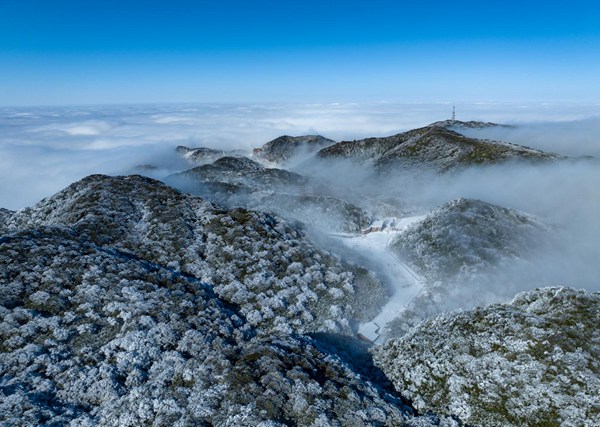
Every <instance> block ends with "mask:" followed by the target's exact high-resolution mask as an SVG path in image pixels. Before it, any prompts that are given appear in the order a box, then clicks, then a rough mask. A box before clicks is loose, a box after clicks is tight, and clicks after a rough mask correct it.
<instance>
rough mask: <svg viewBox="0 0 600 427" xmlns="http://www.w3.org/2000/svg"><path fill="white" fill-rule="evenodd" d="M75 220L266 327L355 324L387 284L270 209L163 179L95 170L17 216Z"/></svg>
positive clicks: (57, 222)
mask: <svg viewBox="0 0 600 427" xmlns="http://www.w3.org/2000/svg"><path fill="white" fill-rule="evenodd" d="M40 226H69V227H72V228H73V229H74V230H75V231H76V232H77V233H78V234H79V235H80V236H82V237H85V238H88V239H90V240H91V241H93V242H94V243H96V244H98V245H101V246H104V247H111V248H114V249H118V250H120V251H124V252H127V253H130V254H132V255H134V256H136V257H139V258H141V259H144V260H145V261H148V262H152V263H155V264H159V265H162V266H166V267H169V268H173V269H175V270H176V271H181V272H182V273H185V274H188V275H191V276H194V277H196V278H198V279H200V280H202V281H203V282H206V283H209V284H211V285H212V286H214V289H215V291H216V292H217V294H218V295H219V296H220V297H221V298H222V299H224V300H225V301H228V302H230V303H233V304H238V305H239V306H240V307H241V308H240V309H241V312H242V314H243V315H244V316H246V317H247V318H248V321H249V322H250V324H252V325H253V326H260V328H261V329H264V330H265V331H271V330H279V331H296V332H306V331H319V330H338V331H345V332H347V333H350V332H351V326H350V325H351V323H352V322H353V321H355V320H357V321H360V320H362V319H365V318H369V316H372V315H374V314H375V313H376V311H377V310H378V308H379V306H380V305H382V304H383V301H384V298H385V289H384V288H383V286H382V285H381V284H380V283H379V282H378V281H377V280H375V279H374V277H373V276H372V275H371V274H370V273H368V272H367V271H366V270H364V269H361V268H359V267H355V266H350V265H348V264H345V263H343V262H342V261H341V260H340V259H339V258H338V257H336V256H334V255H332V254H330V253H327V252H324V251H321V250H319V249H317V248H316V247H314V246H313V245H312V244H311V243H309V242H308V241H307V239H306V238H305V237H304V235H303V234H302V232H301V231H300V230H298V229H297V228H294V227H292V226H291V225H289V224H287V223H286V222H283V221H281V220H278V219H277V218H275V217H273V216H270V215H268V214H265V213H259V212H254V211H249V210H245V209H239V208H238V209H231V210H228V211H225V210H222V209H218V208H216V207H214V206H213V205H211V204H210V203H208V202H206V201H204V200H202V199H200V198H198V197H194V196H190V195H186V194H182V193H179V192H178V191H176V190H174V189H172V188H170V187H168V186H166V185H164V184H163V183H161V182H159V181H155V180H152V179H149V178H144V177H140V176H128V177H108V176H102V175H93V176H90V177H88V178H85V179H83V180H81V181H78V182H76V183H74V184H72V185H71V186H69V187H67V188H66V189H65V190H63V191H61V192H59V193H57V194H56V195H54V196H52V197H50V198H48V199H46V200H43V201H42V202H40V203H38V204H37V205H35V206H33V207H32V208H27V209H24V210H22V211H19V212H18V213H16V214H14V215H13V216H12V217H11V218H10V220H9V222H8V228H9V229H10V230H20V229H28V228H37V227H40Z"/></svg>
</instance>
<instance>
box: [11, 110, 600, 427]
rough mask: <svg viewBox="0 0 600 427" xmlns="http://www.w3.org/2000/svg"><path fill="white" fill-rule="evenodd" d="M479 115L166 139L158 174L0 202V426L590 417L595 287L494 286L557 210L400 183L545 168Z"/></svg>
mask: <svg viewBox="0 0 600 427" xmlns="http://www.w3.org/2000/svg"><path fill="white" fill-rule="evenodd" d="M491 126H498V125H495V124H493V123H486V122H458V121H454V120H449V121H442V122H436V123H434V124H432V125H430V126H426V127H424V128H420V129H415V130H413V131H409V132H405V133H401V134H398V135H394V136H391V137H387V138H368V139H364V140H360V141H354V142H342V143H338V144H335V143H334V141H331V140H328V139H326V138H323V137H320V136H301V137H289V136H284V137H281V138H277V139H275V140H273V141H271V142H269V143H267V144H265V145H264V146H263V147H262V149H258V150H255V152H254V156H253V157H252V158H250V157H247V156H246V155H245V154H248V155H249V153H244V152H243V151H238V150H233V151H224V150H215V149H207V148H196V149H191V148H187V147H178V148H177V153H173V156H174V157H176V161H173V159H172V158H171V159H169V161H171V163H170V165H171V166H169V167H168V168H163V169H160V167H159V166H156V165H154V166H153V165H152V163H151V162H152V160H151V158H149V159H148V160H147V159H144V160H143V161H141V162H140V163H142V162H145V161H148V162H149V163H148V164H147V165H142V166H140V167H138V169H137V171H139V173H148V174H149V175H152V174H154V175H155V176H161V177H165V176H166V175H167V174H171V175H170V176H168V177H167V178H165V179H164V181H165V182H161V181H157V180H155V179H151V178H148V177H143V176H139V175H130V176H114V177H110V176H106V175H91V176H88V177H87V178H84V179H82V180H80V181H77V182H75V183H73V184H71V185H69V186H68V187H67V188H65V189H64V190H62V191H60V192H59V193H57V194H55V195H53V196H51V197H48V198H46V199H44V200H42V201H40V202H39V203H37V204H36V205H34V206H31V207H29V208H25V209H21V210H19V211H17V212H12V211H8V210H6V209H0V424H1V425H5V424H6V425H10V426H13V425H14V426H21V425H23V426H29V425H48V426H59V425H77V426H96V425H100V426H112V425H120V426H139V425H152V426H169V427H171V426H188V425H207V426H209V425H210V426H212V425H214V426H263V427H268V426H269V427H275V426H284V425H298V426H311V427H316V426H336V427H337V426H352V427H353V426H365V427H366V426H401V425H407V426H414V427H419V426H420V427H425V426H434V425H440V426H446V427H458V426H460V425H477V426H479V425H481V426H488V425H489V426H496V425H515V426H516V425H540V426H541V425H544V426H546V425H548V426H553V425H573V426H575V425H595V424H598V423H600V420H599V419H598V414H599V412H598V408H599V407H600V402H599V401H598V395H600V375H599V374H600V368H599V367H600V365H599V364H598V360H599V359H600V358H599V356H600V354H598V351H599V350H598V349H599V348H600V335H599V334H598V329H597V324H598V321H599V320H600V318H599V316H600V314H599V313H600V304H599V303H600V294H598V293H589V292H586V291H576V290H574V289H572V288H545V289H538V290H535V291H530V292H525V293H521V294H519V295H518V296H517V297H516V298H514V295H515V294H516V293H517V289H519V290H522V289H533V288H534V287H535V286H538V282H535V280H533V282H535V283H530V282H531V281H532V280H531V279H532V277H533V276H534V275H535V274H536V273H538V272H539V271H540V270H535V269H532V268H529V267H530V264H532V263H533V262H534V261H533V260H534V259H536V257H538V259H541V260H542V261H541V262H539V265H540V266H543V267H544V268H546V265H547V264H549V262H547V261H546V260H554V259H556V257H552V256H549V257H545V255H547V254H548V253H547V252H544V251H548V250H549V248H552V249H554V246H555V243H556V242H557V241H559V237H558V236H560V238H562V236H563V235H564V234H565V233H566V232H565V231H564V230H562V229H560V230H559V228H560V227H565V223H564V222H560V223H559V225H560V227H558V226H556V225H552V226H550V225H548V224H555V223H554V222H553V221H552V220H550V219H549V218H547V217H545V216H544V214H540V213H539V212H538V214H539V217H538V216H533V215H530V214H528V213H525V212H519V211H516V210H513V209H508V208H505V207H502V206H497V205H493V204H490V203H487V202H484V201H481V200H474V199H466V198H459V199H457V200H453V201H451V202H447V203H444V204H442V205H441V206H439V207H438V208H436V209H433V210H431V211H429V213H427V209H428V208H429V207H430V206H431V205H432V204H431V201H430V198H431V197H430V196H429V195H425V196H423V197H414V196H415V193H416V192H419V191H421V189H425V188H426V186H427V185H432V186H436V185H439V181H441V180H448V181H451V180H459V179H463V180H464V179H465V177H467V178H469V177H471V176H482V177H483V176H484V175H483V174H485V173H488V172H490V174H491V175H493V176H496V175H494V174H497V173H498V169H499V168H483V167H482V168H477V169H473V170H463V171H460V172H459V173H456V174H446V175H439V174H429V173H426V174H419V173H416V171H421V170H429V171H431V170H433V171H436V172H445V171H450V170H455V169H458V168H461V167H463V166H467V165H474V164H477V165H486V164H494V163H498V162H504V161H508V160H531V161H530V162H522V163H521V164H520V165H519V166H518V168H523V169H526V170H527V171H528V172H529V171H532V170H535V171H536V173H539V172H543V173H545V172H546V171H547V170H548V169H549V168H547V167H540V166H539V164H540V162H545V161H546V160H552V159H558V158H560V156H558V155H554V154H548V153H544V152H541V151H537V150H533V149H529V148H527V147H521V146H515V145H512V144H507V143H501V142H495V141H483V140H476V139H473V138H467V137H466V136H463V135H460V133H458V132H460V130H461V129H465V128H469V129H470V128H483V127H491ZM324 147H326V148H324ZM317 150H320V151H319V152H318V153H319V154H318V155H317ZM175 154H177V156H175ZM181 157H183V158H184V159H187V160H188V161H187V162H186V161H183V160H182V159H181ZM340 158H341V159H350V160H351V161H349V162H338V161H330V160H331V159H340ZM565 163H566V162H565ZM544 164H545V166H548V165H550V166H554V164H553V163H547V162H545V163H544ZM557 164H558V165H559V166H560V165H562V164H563V163H557ZM272 166H277V167H272ZM362 166H367V167H362ZM186 167H188V168H190V167H191V169H189V170H183V169H184V168H186ZM284 167H285V168H288V169H289V170H286V169H284ZM514 169H517V167H514V165H513V164H511V165H510V168H509V170H514ZM387 170H402V171H403V174H397V175H393V174H390V175H386V174H382V173H380V172H382V171H387ZM500 170H501V171H503V170H504V168H500ZM475 172H477V174H475V175H473V174H474V173H475ZM492 172H493V173H492ZM161 173H162V175H160V174H161ZM526 176H527V177H529V176H531V177H532V179H535V177H536V176H537V175H536V174H532V175H529V174H528V175H526ZM453 182H454V183H456V182H457V181H453ZM441 188H443V189H444V190H445V189H446V188H449V189H451V191H449V192H448V193H444V192H441V191H440V192H438V193H441V194H442V199H443V201H444V202H446V201H447V200H451V199H453V198H455V197H458V196H460V195H462V194H458V195H455V193H456V192H457V191H456V190H459V189H462V188H464V185H463V186H460V185H457V186H456V187H451V186H448V187H446V186H442V187H441ZM532 188H541V187H539V186H538V187H536V186H534V187H532ZM434 190H435V188H434ZM596 190H597V188H595V187H593V188H588V187H585V188H582V189H581V195H586V197H594V195H595V194H596ZM423 191H425V190H423ZM449 194H452V195H449ZM478 194H485V193H484V192H479V193H478ZM581 195H577V196H574V200H577V197H580V198H581V197H582V196H581ZM499 199H502V198H499ZM540 199H541V198H540ZM566 199H569V198H568V197H567V198H566ZM433 200H440V195H439V194H437V195H436V196H435V197H433ZM561 202H563V199H561ZM568 202H572V200H564V203H565V204H568ZM436 203H440V202H436ZM530 206H531V205H530ZM577 208H578V207H577V206H575V205H574V204H573V203H571V204H569V209H568V210H566V212H565V213H564V215H571V216H570V217H569V218H572V217H573V212H575V211H576V210H577ZM532 211H533V210H532ZM536 212H537V211H536ZM542 212H544V210H542ZM540 218H544V220H541V219H540ZM552 218H557V217H556V216H554V217H552ZM546 222H548V224H546ZM575 228H576V227H575ZM569 230H571V229H569ZM573 230H574V231H575V232H576V233H575V234H577V233H579V232H580V230H575V229H573ZM560 233H562V234H560ZM578 235H579V234H578ZM563 242H564V239H563ZM562 249H563V248H562V247H561V248H559V250H562ZM592 249H593V248H592ZM549 253H551V254H555V253H556V249H554V251H550V252H549ZM592 253H593V251H592ZM541 255H544V256H541ZM592 258H593V257H592ZM572 259H573V258H569V260H571V261H572ZM586 262H587V263H589V261H587V258H586V259H585V260H583V261H582V262H581V264H576V263H574V264H576V265H575V266H573V267H569V268H570V269H572V270H573V271H574V272H577V271H580V270H578V268H582V266H583V267H585V266H586ZM517 267H518V268H517ZM528 268H529V269H528ZM558 268H562V264H561V266H559V267H558ZM525 271H526V272H527V274H521V273H523V272H525ZM565 271H570V270H569V269H567V270H565ZM565 271H563V273H565ZM544 277H554V276H552V274H548V275H544ZM524 283H525V284H526V285H524ZM561 283H562V282H561ZM543 286H547V285H546V284H545V283H544V284H543ZM513 298H514V299H513ZM511 299H512V302H510V303H507V301H510V300H511ZM490 302H503V304H499V303H498V304H494V305H489V303H490ZM476 306H478V307H476ZM473 307H476V308H473ZM454 309H462V310H463V311H454V312H449V311H451V310H454ZM464 310H466V311H464Z"/></svg>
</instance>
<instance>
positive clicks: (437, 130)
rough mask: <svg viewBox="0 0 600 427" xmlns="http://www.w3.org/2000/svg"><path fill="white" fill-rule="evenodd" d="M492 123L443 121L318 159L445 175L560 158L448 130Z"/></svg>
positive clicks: (336, 148) (332, 150)
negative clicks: (461, 169) (463, 169)
mask: <svg viewBox="0 0 600 427" xmlns="http://www.w3.org/2000/svg"><path fill="white" fill-rule="evenodd" d="M488 126H495V125H494V124H492V123H480V122H458V121H444V122H436V123H433V124H431V125H429V126H425V127H422V128H419V129H414V130H410V131H408V132H402V133H399V134H397V135H393V136H388V137H382V138H366V139H361V140H357V141H342V142H339V143H337V144H334V145H331V146H330V147H327V148H324V149H322V150H320V151H319V152H318V154H317V155H318V157H321V158H328V159H349V160H352V161H354V162H356V163H364V164H367V165H369V166H372V167H374V168H375V169H379V170H390V169H395V168H402V169H404V168H408V169H419V168H427V169H432V170H435V171H438V172H446V171H449V170H452V169H456V168H459V167H464V166H472V165H482V164H493V163H500V162H506V161H510V160H527V161H534V162H538V161H547V160H556V159H558V158H560V157H561V156H559V155H557V154H553V153H545V152H543V151H540V150H535V149H532V148H529V147H524V146H520V145H516V144H510V143H504V142H499V141H490V140H480V139H476V138H469V137H466V136H464V135H461V134H460V133H458V132H456V131H454V130H451V129H450V127H453V128H460V127H470V128H472V127H488Z"/></svg>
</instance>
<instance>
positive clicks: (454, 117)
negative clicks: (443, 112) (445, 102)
mask: <svg viewBox="0 0 600 427" xmlns="http://www.w3.org/2000/svg"><path fill="white" fill-rule="evenodd" d="M452 121H453V122H454V121H456V106H454V105H453V106H452Z"/></svg>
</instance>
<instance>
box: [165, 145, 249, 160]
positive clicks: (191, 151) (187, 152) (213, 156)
mask: <svg viewBox="0 0 600 427" xmlns="http://www.w3.org/2000/svg"><path fill="white" fill-rule="evenodd" d="M175 150H176V151H177V153H178V154H179V155H181V156H182V157H183V158H184V159H186V160H188V161H190V162H191V163H197V164H205V163H210V162H214V161H215V160H218V159H220V158H221V157H226V156H230V157H231V156H243V155H245V154H246V153H245V152H244V151H243V150H232V151H225V150H217V149H214V148H208V147H199V148H190V147H186V146H184V145H180V146H178V147H177V148H176V149H175Z"/></svg>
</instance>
